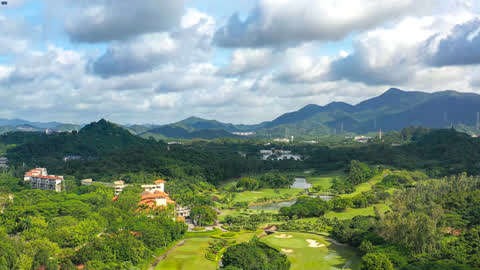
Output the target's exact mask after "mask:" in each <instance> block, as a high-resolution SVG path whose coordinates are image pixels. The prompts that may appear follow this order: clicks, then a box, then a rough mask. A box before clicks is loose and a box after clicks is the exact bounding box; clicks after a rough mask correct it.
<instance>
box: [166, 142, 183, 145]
mask: <svg viewBox="0 0 480 270" xmlns="http://www.w3.org/2000/svg"><path fill="white" fill-rule="evenodd" d="M167 144H168V145H173V144H182V142H168V143H167Z"/></svg>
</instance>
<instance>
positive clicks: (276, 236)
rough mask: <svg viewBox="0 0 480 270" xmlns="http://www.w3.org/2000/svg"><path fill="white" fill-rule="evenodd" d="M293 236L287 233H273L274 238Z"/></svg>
mask: <svg viewBox="0 0 480 270" xmlns="http://www.w3.org/2000/svg"><path fill="white" fill-rule="evenodd" d="M292 237H293V236H291V235H289V234H284V233H282V234H275V238H280V239H288V238H292Z"/></svg>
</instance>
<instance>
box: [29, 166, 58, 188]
mask: <svg viewBox="0 0 480 270" xmlns="http://www.w3.org/2000/svg"><path fill="white" fill-rule="evenodd" d="M23 180H24V181H26V182H29V183H30V186H31V187H32V188H34V189H42V190H53V191H55V192H60V191H62V190H63V188H64V187H63V176H55V175H48V173H47V169H45V168H36V169H32V170H30V171H28V172H26V173H25V176H24V178H23Z"/></svg>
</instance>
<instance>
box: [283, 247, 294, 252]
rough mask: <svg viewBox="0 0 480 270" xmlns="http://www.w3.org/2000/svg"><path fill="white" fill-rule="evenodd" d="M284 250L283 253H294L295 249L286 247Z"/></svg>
mask: <svg viewBox="0 0 480 270" xmlns="http://www.w3.org/2000/svg"><path fill="white" fill-rule="evenodd" d="M282 252H283V253H292V252H293V250H292V249H284V248H282Z"/></svg>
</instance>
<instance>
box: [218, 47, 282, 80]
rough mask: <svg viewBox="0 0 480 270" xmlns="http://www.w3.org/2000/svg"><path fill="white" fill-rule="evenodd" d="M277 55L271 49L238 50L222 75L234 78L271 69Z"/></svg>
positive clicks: (222, 71)
mask: <svg viewBox="0 0 480 270" xmlns="http://www.w3.org/2000/svg"><path fill="white" fill-rule="evenodd" d="M276 57H280V55H276V54H275V53H274V52H273V50H271V49H237V50H235V51H233V53H232V56H231V59H230V64H229V65H228V66H226V67H224V68H223V69H222V70H220V74H223V75H228V76H234V75H242V74H246V73H250V72H254V71H257V70H260V69H264V68H267V67H269V66H270V65H271V64H273V62H274V61H275V58H276Z"/></svg>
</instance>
